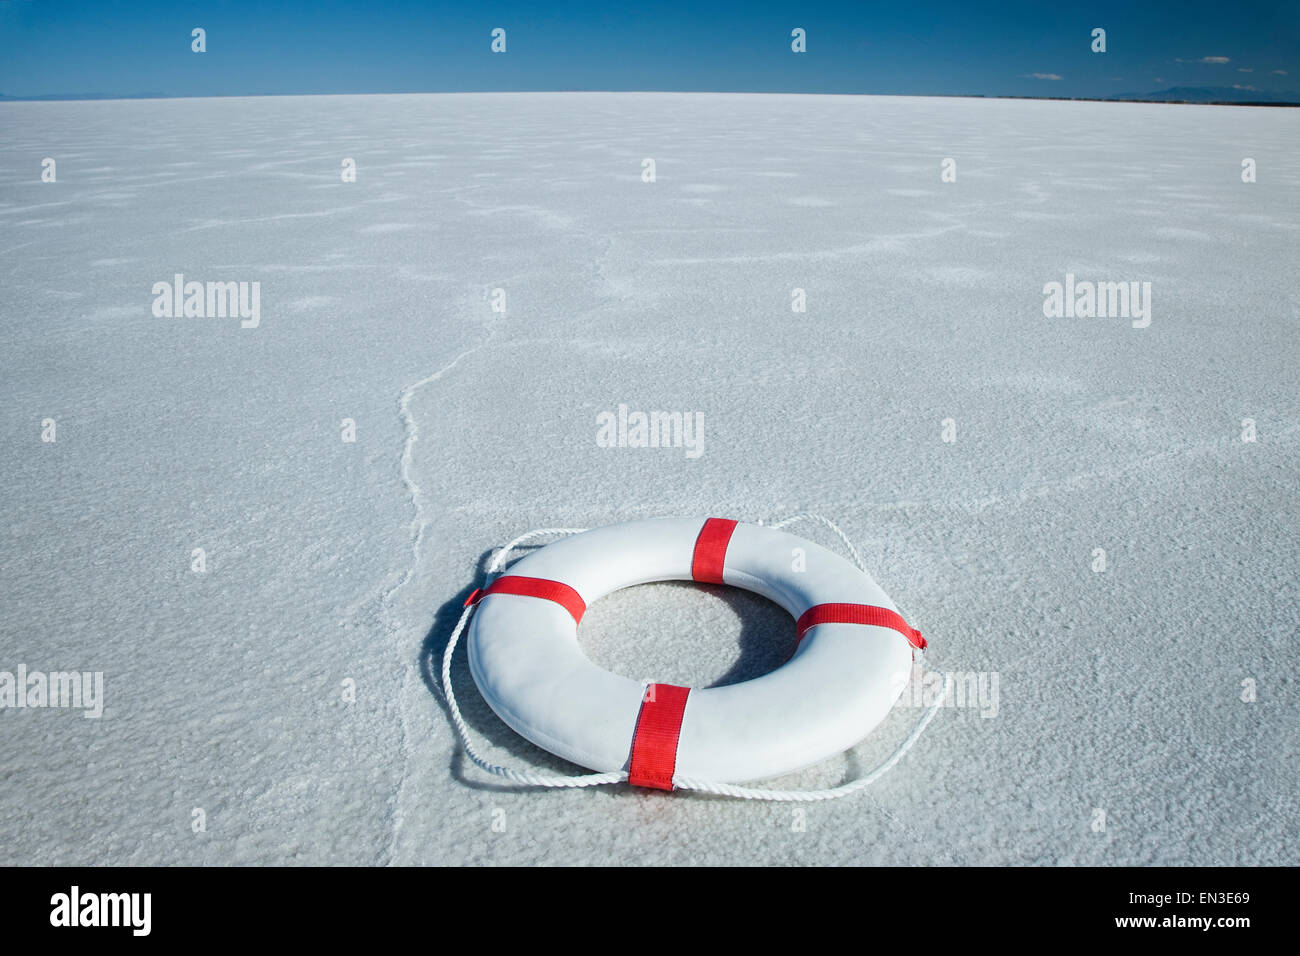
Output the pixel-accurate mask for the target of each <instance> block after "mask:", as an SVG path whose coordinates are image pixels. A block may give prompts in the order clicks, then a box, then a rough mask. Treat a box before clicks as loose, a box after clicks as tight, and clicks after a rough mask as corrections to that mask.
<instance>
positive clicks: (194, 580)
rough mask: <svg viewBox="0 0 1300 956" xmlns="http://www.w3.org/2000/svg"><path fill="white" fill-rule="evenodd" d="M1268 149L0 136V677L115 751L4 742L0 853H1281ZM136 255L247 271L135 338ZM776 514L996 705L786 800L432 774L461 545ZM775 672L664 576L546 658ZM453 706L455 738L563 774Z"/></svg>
mask: <svg viewBox="0 0 1300 956" xmlns="http://www.w3.org/2000/svg"><path fill="white" fill-rule="evenodd" d="M1298 142H1300V113H1298V112H1297V111H1294V110H1283V109H1276V110H1270V109H1249V108H1229V107H1191V106H1170V105H1143V104H1097V103H1057V102H1032V101H993V100H989V101H982V100H970V99H910V98H873V97H812V96H753V95H693V94H687V95H667V94H554V95H550V94H546V95H542V94H520V95H449V96H434V95H430V96H376V97H345V98H334V97H321V98H277V99H213V100H191V101H185V100H171V101H153V102H150V101H134V102H92V103H11V104H3V105H0V283H2V287H3V294H2V296H0V328H2V330H3V341H4V346H5V347H4V357H3V360H2V361H3V364H2V366H0V368H2V371H3V374H0V435H2V437H3V441H4V448H5V453H4V456H3V458H2V459H0V467H2V468H3V471H2V472H0V474H2V476H3V485H4V489H5V495H4V499H5V506H4V507H5V521H4V528H3V532H0V533H2V534H3V539H0V541H2V543H0V593H3V596H4V597H3V602H2V604H0V670H6V669H7V670H11V671H12V670H14V669H15V668H16V667H17V666H18V665H19V664H25V665H26V666H27V667H28V668H29V669H32V670H46V671H52V670H63V669H76V670H85V671H102V672H103V673H104V680H105V708H104V715H103V717H102V719H98V720H90V719H83V717H82V716H80V715H79V714H78V713H76V712H73V711H70V710H53V709H46V710H33V709H25V710H6V711H4V712H0V748H2V749H0V754H2V763H0V767H2V770H0V863H4V864H13V863H96V864H99V863H205V864H212V863H217V864H224V863H273V862H280V861H287V862H302V863H320V862H329V863H387V862H391V863H401V864H405V863H547V864H555V863H587V862H590V863H606V862H636V863H727V862H734V863H819V862H835V863H846V862H855V863H892V864H899V863H902V864H906V863H940V864H952V863H955V864H986V863H1021V862H1032V863H1043V864H1118V863H1137V864H1158V863H1164V864H1168V863H1199V864H1253V863H1273V864H1279V863H1281V864H1296V863H1297V862H1300V840H1298V839H1297V830H1298V828H1300V825H1298V823H1297V806H1296V786H1295V781H1296V779H1297V770H1298V769H1300V768H1298V767H1297V741H1298V738H1300V733H1298V730H1297V727H1298V726H1300V722H1298V721H1297V688H1296V683H1295V673H1296V664H1297V657H1298V655H1297V643H1296V642H1297V628H1298V624H1300V613H1298V612H1297V554H1298V552H1300V549H1298V548H1297V543H1298V542H1297V528H1298V527H1300V524H1298V521H1297V519H1298V518H1300V514H1298V512H1300V506H1298V505H1297V496H1296V484H1297V473H1298V471H1300V468H1298V466H1300V455H1298V454H1297V438H1298V437H1300V430H1298V427H1297V422H1298V421H1300V388H1298V387H1297V386H1298V385H1300V381H1298V376H1297V372H1296V359H1297V355H1298V350H1297V331H1298V320H1300V293H1298V292H1297V288H1296V251H1297V246H1298V242H1300V161H1298V157H1297V153H1296V144H1297V143H1298ZM46 157H49V158H54V159H55V160H56V162H57V182H54V183H42V182H41V181H40V169H41V160H42V159H43V158H46ZM345 157H350V158H353V159H355V161H356V165H357V170H358V176H357V181H356V182H354V183H344V182H342V181H341V178H340V173H339V171H340V164H341V162H342V160H343V158H345ZM945 157H951V158H954V159H955V160H956V162H957V180H956V182H953V183H942V182H941V181H940V163H941V160H942V159H944V158H945ZM1244 157H1251V158H1253V159H1254V160H1255V161H1256V163H1257V166H1258V182H1256V183H1254V184H1244V183H1243V182H1241V178H1240V167H1241V161H1242V159H1243V158H1244ZM645 158H653V159H654V160H655V163H656V173H657V180H656V181H655V182H653V183H646V182H643V181H642V179H641V171H642V160H643V159H645ZM175 273H183V274H184V275H185V276H186V277H187V278H188V279H196V280H199V281H208V280H213V281H216V280H234V281H248V282H252V281H258V282H260V283H261V286H260V288H261V322H260V325H259V327H257V328H255V329H242V328H240V326H239V322H238V320H235V319H228V318H226V319H211V318H193V317H192V318H188V319H185V318H182V319H174V318H173V319H168V318H158V317H155V316H154V315H153V313H152V311H151V304H152V302H153V296H152V294H151V288H152V286H153V284H154V283H156V282H159V281H170V280H171V279H172V276H173V275H174V274H175ZM1067 273H1071V274H1073V275H1075V276H1076V277H1078V278H1079V279H1088V280H1093V281H1139V282H1142V281H1149V282H1151V283H1152V316H1151V317H1152V321H1151V324H1150V326H1149V327H1147V328H1143V329H1135V328H1133V327H1132V325H1131V323H1130V322H1129V320H1127V319H1124V318H1064V317H1062V318H1045V317H1044V315H1043V308H1042V307H1043V291H1042V290H1043V286H1044V284H1045V283H1048V282H1053V281H1057V282H1063V281H1064V280H1065V276H1066V274H1067ZM497 288H501V289H504V290H506V311H505V313H504V314H502V313H498V312H494V311H493V310H492V298H491V296H492V290H493V289H497ZM794 288H802V289H804V290H806V295H807V312H806V313H803V314H799V313H794V312H792V311H791V290H792V289H794ZM403 402H405V404H404V406H403V405H402V403H403ZM620 403H623V404H626V405H628V406H629V408H630V409H632V410H647V411H648V410H669V411H674V410H675V411H687V412H701V413H702V414H703V417H704V421H705V432H704V444H703V452H702V454H700V455H699V457H697V458H689V457H687V456H686V455H685V454H684V452H683V450H682V449H672V448H668V449H651V448H603V447H599V446H598V444H597V442H596V416H597V414H598V413H599V412H601V411H603V410H616V409H617V407H618V405H619V404H620ZM47 418H51V419H54V420H55V422H56V423H57V440H56V441H55V442H54V443H45V442H42V441H41V422H42V421H43V420H44V419H47ZM345 418H350V419H353V420H354V421H355V423H356V436H357V437H356V441H355V443H346V442H343V441H342V440H341V437H340V434H341V424H340V423H341V422H342V420H343V419H345ZM1245 418H1250V419H1253V420H1254V422H1255V423H1256V428H1257V435H1258V440H1257V441H1255V442H1253V443H1252V442H1243V441H1242V440H1241V435H1242V427H1243V426H1242V420H1243V419H1245ZM945 419H952V426H953V427H954V428H955V430H956V431H955V438H956V440H955V441H952V442H945V441H943V440H942V429H943V424H942V423H943V421H944V420H945ZM412 435H414V436H415V440H414V441H411V440H410V439H411V437H412ZM404 453H405V455H404ZM805 508H807V509H813V510H816V511H819V512H821V513H824V514H827V515H830V516H832V517H834V518H836V519H837V520H839V521H840V522H841V524H842V525H843V526H844V527H845V528H846V530H847V531H848V532H849V534H850V535H851V536H852V537H853V538H854V539H855V540H856V541H857V542H859V543H860V544H861V546H862V547H863V549H864V551H865V553H866V554H867V556H868V560H869V561H870V562H871V566H872V569H873V572H874V574H875V576H876V577H877V579H878V580H879V581H880V582H881V583H882V585H883V586H884V587H885V588H886V590H888V591H889V592H890V594H891V595H892V597H893V598H894V600H895V601H896V603H897V604H898V605H899V606H900V608H902V609H903V611H904V612H905V613H906V614H907V616H908V617H909V619H911V620H912V621H913V622H914V623H915V624H916V625H917V626H919V627H920V628H921V629H922V630H923V631H924V632H925V633H926V635H927V636H928V638H929V639H930V640H931V642H932V645H933V661H934V663H935V665H936V666H939V667H942V668H944V669H947V670H951V671H956V672H961V673H967V672H970V673H975V674H982V675H985V676H986V677H987V676H989V675H996V676H997V679H998V689H999V696H998V700H997V707H996V715H995V716H993V715H989V716H982V715H981V714H982V713H987V711H988V708H985V709H984V710H983V711H982V710H981V709H980V708H978V707H961V708H952V709H947V710H945V711H944V712H942V713H941V714H940V716H939V718H938V719H937V720H936V722H935V723H934V724H933V725H932V727H931V729H930V731H929V732H928V734H927V735H926V736H925V737H923V738H922V740H921V742H920V743H919V744H918V745H917V747H916V748H915V749H914V750H913V751H912V753H911V754H910V755H909V756H908V757H907V759H906V760H905V761H904V762H903V763H901V764H900V765H899V766H898V767H897V768H896V769H895V770H894V771H893V772H892V773H891V774H889V775H888V776H886V777H885V778H884V779H882V780H881V781H880V782H879V783H877V784H876V785H875V786H874V787H873V788H872V789H870V790H869V791H867V792H866V793H864V794H863V795H860V796H859V797H856V798H853V799H848V800H843V801H837V802H833V803H826V804H817V805H811V806H808V807H806V808H804V811H803V812H804V816H803V817H802V818H799V817H797V816H796V815H794V814H793V813H792V809H791V808H790V807H789V806H784V805H772V804H753V803H740V802H733V801H729V800H725V799H717V798H708V797H700V796H691V795H680V794H679V795H674V796H668V795H665V794H660V793H646V792H635V791H631V790H628V789H627V788H623V787H616V788H604V789H599V790H592V791H575V792H537V791H533V792H518V791H512V790H509V789H503V788H501V787H498V786H497V785H496V784H495V783H494V782H492V781H490V780H486V779H485V778H484V777H482V776H481V775H480V774H478V773H477V772H476V771H475V770H474V768H472V767H469V766H467V765H465V764H464V762H463V761H461V760H460V759H458V758H457V757H456V749H455V747H454V746H453V737H452V733H451V731H450V728H449V726H448V724H447V722H446V719H445V712H444V709H443V705H442V702H441V699H440V696H439V694H438V693H436V692H435V691H434V690H433V689H432V688H431V687H430V685H429V683H428V682H427V680H426V678H425V671H424V663H423V662H424V656H425V653H426V651H427V650H428V649H433V650H435V651H437V650H440V649H441V647H442V644H443V643H444V642H445V640H446V636H447V633H448V631H449V629H450V625H451V623H452V622H453V621H454V618H455V616H456V614H457V613H458V611H459V606H460V601H461V600H462V599H463V597H464V595H465V594H466V593H467V591H468V589H469V588H470V587H471V586H472V585H473V584H474V583H476V579H477V577H478V575H479V573H480V571H481V568H482V562H483V559H484V557H485V556H486V554H487V552H488V550H489V549H490V548H491V547H493V546H495V545H499V544H501V543H503V542H504V541H505V540H508V539H509V538H510V537H512V536H513V535H515V534H516V533H519V532H521V531H524V530H527V529H529V528H533V527H538V526H549V525H577V526H596V525H601V524H606V523H611V522H615V521H620V520H625V519H630V518H634V517H643V516H652V515H670V514H679V515H700V516H704V515H722V516H731V517H737V518H742V519H746V520H756V519H758V518H762V517H772V516H777V515H780V514H784V513H788V512H790V511H796V510H802V509H805ZM808 533H809V535H810V536H812V537H814V538H816V539H817V540H819V541H823V542H825V543H827V544H828V545H832V544H833V543H834V542H833V541H832V540H831V539H829V538H828V537H825V536H823V535H822V534H821V533H820V532H816V531H809V532H808ZM196 548H202V549H204V551H205V554H206V561H207V565H206V568H207V569H206V572H205V573H201V574H200V573H195V572H193V571H192V570H191V561H192V552H193V550H194V549H196ZM1097 548H1101V549H1104V550H1105V552H1106V562H1107V563H1106V570H1105V571H1104V572H1101V573H1098V572H1095V571H1094V570H1093V564H1094V561H1095V556H1094V549H1097ZM793 638H794V628H793V623H792V622H790V621H789V620H788V619H787V618H785V617H784V615H782V614H781V613H780V612H779V611H777V610H776V609H775V608H774V607H773V606H771V605H769V604H767V603H766V602H764V601H762V600H761V599H757V598H753V597H750V596H747V595H744V594H734V593H730V592H725V591H721V590H708V589H702V588H695V587H691V586H688V585H674V584H664V585H648V586H644V587H640V588H635V589H631V590H629V591H625V592H621V593H619V594H616V595H613V596H611V597H610V598H608V599H606V600H604V601H602V602H600V603H598V604H596V605H595V606H594V607H593V608H592V609H591V611H590V613H589V614H588V616H587V618H586V619H585V620H584V623H583V626H582V630H581V640H582V642H583V645H584V648H585V649H586V650H587V652H588V653H589V654H590V655H591V656H592V657H593V659H595V660H597V661H598V662H599V663H601V664H602V665H604V666H606V667H610V668H612V669H615V670H618V671H619V672H621V673H625V674H627V675H629V676H633V677H649V678H654V679H656V680H661V681H668V682H674V683H692V684H696V685H706V684H709V683H712V682H715V681H719V680H723V681H734V680H738V679H743V678H746V677H752V676H756V675H757V674H759V673H763V672H764V671H766V670H769V669H771V668H772V667H775V666H777V665H778V664H779V663H780V661H781V660H782V659H784V656H785V655H786V654H787V653H788V650H789V647H790V646H791V644H792V642H793ZM455 675H456V681H457V686H458V688H459V689H460V690H459V693H460V696H461V697H462V703H463V706H464V709H465V712H466V716H467V718H468V719H469V721H470V723H471V725H472V727H473V729H474V732H475V733H476V734H478V735H479V736H480V737H481V738H483V739H484V740H485V741H486V742H487V743H488V745H489V751H490V753H491V755H492V756H493V757H494V758H497V759H500V760H505V761H508V762H512V763H515V764H519V765H530V766H533V767H541V768H549V769H553V770H558V771H560V772H572V771H573V768H571V767H569V766H568V765H566V764H564V763H563V762H561V761H559V760H557V759H555V758H552V757H550V756H549V755H547V754H545V753H543V752H541V751H539V750H537V749H536V748H534V747H532V746H530V745H528V744H526V743H525V742H524V741H522V740H521V739H520V738H518V737H516V736H515V735H514V734H513V733H512V732H510V731H509V730H508V729H507V728H506V727H505V726H504V725H503V724H502V723H501V722H500V721H498V720H497V719H496V718H495V717H494V716H493V715H492V714H491V712H490V711H488V710H487V708H486V706H485V705H484V704H483V703H482V701H481V698H479V697H478V695H477V692H476V691H475V689H474V688H473V685H472V683H471V681H470V678H469V675H468V669H467V666H466V664H465V661H464V657H463V652H461V653H460V654H458V656H457V661H456V668H455ZM348 679H351V680H352V681H355V685H356V700H355V702H354V703H348V702H346V701H344V700H343V682H344V681H346V680H348ZM1248 679H1250V680H1253V681H1254V682H1255V689H1256V699H1255V700H1254V702H1245V701H1243V700H1242V697H1243V694H1246V690H1247V688H1246V686H1245V685H1243V681H1246V680H1248ZM1246 696H1249V695H1248V694H1246ZM917 714H918V710H917V709H916V708H915V707H906V706H900V707H898V708H896V710H895V712H894V713H893V714H892V715H891V716H890V718H889V719H888V720H887V721H886V723H885V724H883V725H882V726H881V727H880V728H879V729H878V730H877V731H876V732H875V733H874V734H873V735H872V736H871V737H870V738H869V739H868V740H867V741H866V742H864V743H863V744H862V745H861V746H860V747H859V748H858V749H857V750H855V751H854V752H852V753H850V754H848V755H846V756H845V757H843V758H842V759H840V760H837V761H832V762H830V763H828V764H827V765H825V766H822V767H820V768H816V769H813V770H809V771H805V772H802V773H800V774H797V775H793V776H792V777H790V778H787V779H783V780H780V781H775V782H774V785H779V786H804V787H813V786H829V785H833V784H834V783H835V782H837V781H839V780H840V779H843V778H844V777H845V775H846V774H849V773H851V772H853V771H854V770H856V769H858V768H860V767H862V766H865V765H867V764H869V763H871V762H873V761H874V760H875V759H878V758H879V757H880V756H882V755H883V754H885V753H887V752H888V751H889V750H890V749H892V747H893V746H894V745H895V744H896V743H897V742H898V741H899V740H900V739H901V738H902V736H903V735H904V734H905V733H906V730H907V728H908V726H910V724H911V722H912V721H913V720H914V719H915V717H916V715H917ZM196 808H201V809H202V810H203V811H204V815H205V821H206V830H205V831H204V832H199V833H195V832H193V826H192V822H193V820H194V819H195V817H194V810H195V809H196ZM495 811H503V813H501V812H495ZM1099 811H1104V814H1105V828H1104V831H1103V830H1100V829H1099V828H1098V826H1097V824H1098V822H1099V820H1100V817H1099V816H1098V812H1099ZM494 820H495V821H498V824H499V823H500V821H502V820H504V822H505V827H504V831H503V832H498V831H497V830H494V829H493V822H494Z"/></svg>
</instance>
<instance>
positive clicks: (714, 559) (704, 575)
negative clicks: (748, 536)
mask: <svg viewBox="0 0 1300 956" xmlns="http://www.w3.org/2000/svg"><path fill="white" fill-rule="evenodd" d="M737 524H739V522H737V521H732V520H731V519H730V518H710V519H709V520H707V521H705V522H704V527H703V528H701V529H700V536H699V537H698V538H696V539H695V554H694V556H693V557H692V558H691V577H692V578H693V579H694V580H696V581H703V582H705V583H706V584H721V583H722V565H723V563H724V562H725V561H726V560H727V545H728V544H730V543H731V533H732V532H733V531H735V530H736V525H737Z"/></svg>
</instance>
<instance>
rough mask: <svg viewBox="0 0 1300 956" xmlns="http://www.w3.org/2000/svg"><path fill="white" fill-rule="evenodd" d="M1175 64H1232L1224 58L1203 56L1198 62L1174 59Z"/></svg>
mask: <svg viewBox="0 0 1300 956" xmlns="http://www.w3.org/2000/svg"><path fill="white" fill-rule="evenodd" d="M1174 62H1175V63H1230V62H1232V61H1231V60H1229V59H1228V58H1227V57H1226V56H1203V57H1201V58H1200V59H1199V60H1184V59H1181V58H1177V57H1175V59H1174Z"/></svg>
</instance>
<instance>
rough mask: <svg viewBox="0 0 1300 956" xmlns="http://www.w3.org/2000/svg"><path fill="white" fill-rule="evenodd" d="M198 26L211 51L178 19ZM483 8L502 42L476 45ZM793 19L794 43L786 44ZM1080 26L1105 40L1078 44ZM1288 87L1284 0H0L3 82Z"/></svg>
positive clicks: (277, 89) (65, 87) (1298, 29)
mask: <svg viewBox="0 0 1300 956" xmlns="http://www.w3.org/2000/svg"><path fill="white" fill-rule="evenodd" d="M194 27H203V28H204V29H205V30H206V31H207V52H206V53H203V54H195V53H192V52H191V51H190V31H191V29H192V28H194ZM494 27H503V28H505V30H506V31H507V33H506V36H507V51H506V53H505V54H501V55H494V54H492V53H491V52H490V50H489V44H490V42H491V37H490V33H491V30H492V29H493V28H494ZM794 27H802V28H804V29H805V30H806V31H807V44H808V52H807V53H805V54H802V55H796V54H793V53H792V52H791V51H790V31H791V30H792V29H793V28H794ZM1094 27H1103V28H1105V29H1106V31H1107V52H1106V53H1105V54H1094V53H1092V52H1091V50H1090V48H1089V45H1090V42H1091V40H1090V34H1091V31H1092V29H1093V28H1094ZM1171 86H1198V87H1205V86H1213V87H1231V86H1240V87H1250V88H1254V89H1257V90H1260V91H1285V90H1294V89H1298V88H1300V0H1269V2H1251V0H1243V2H1241V3H1231V2H1224V3H1204V2H1189V3H1180V4H1172V3H1171V4H1162V3H1150V4H1143V3H1137V2H1133V3H1109V2H1099V3H1070V2H1059V3H1053V2H1009V3H991V4H987V5H979V4H976V3H973V2H965V3H963V2H953V0H930V2H926V3H918V2H914V0H902V2H899V0H894V2H890V3H876V2H866V0H859V2H855V3H820V4H818V3H811V4H805V3H765V2H762V0H749V2H744V3H704V2H695V3H681V2H677V0H662V2H648V3H643V4H630V3H622V2H618V0H612V2H606V3H594V2H592V3H555V4H545V3H491V2H487V3H458V4H445V3H436V2H434V3H413V2H401V0H361V2H356V0H354V2H348V3H343V2H335V0H321V2H311V3H306V2H286V3H271V2H267V3H255V2H248V0H225V2H220V0H216V2H207V3H186V2H154V0H136V2H109V0H100V2H60V0H0V93H4V94H8V95H10V96H38V95H51V94H99V95H104V94H109V95H134V94H139V93H161V94H165V95H170V96H227V95H247V94H263V95H275V94H294V93H381V92H419V91H464V90H567V89H586V90H736V91H753V92H770V91H788V92H831V93H904V94H921V95H925V94H984V95H989V96H999V95H1001V96H1005V95H1015V96H1107V95H1112V94H1116V93H1124V92H1146V91H1151V90H1157V89H1165V88H1167V87H1171Z"/></svg>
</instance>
